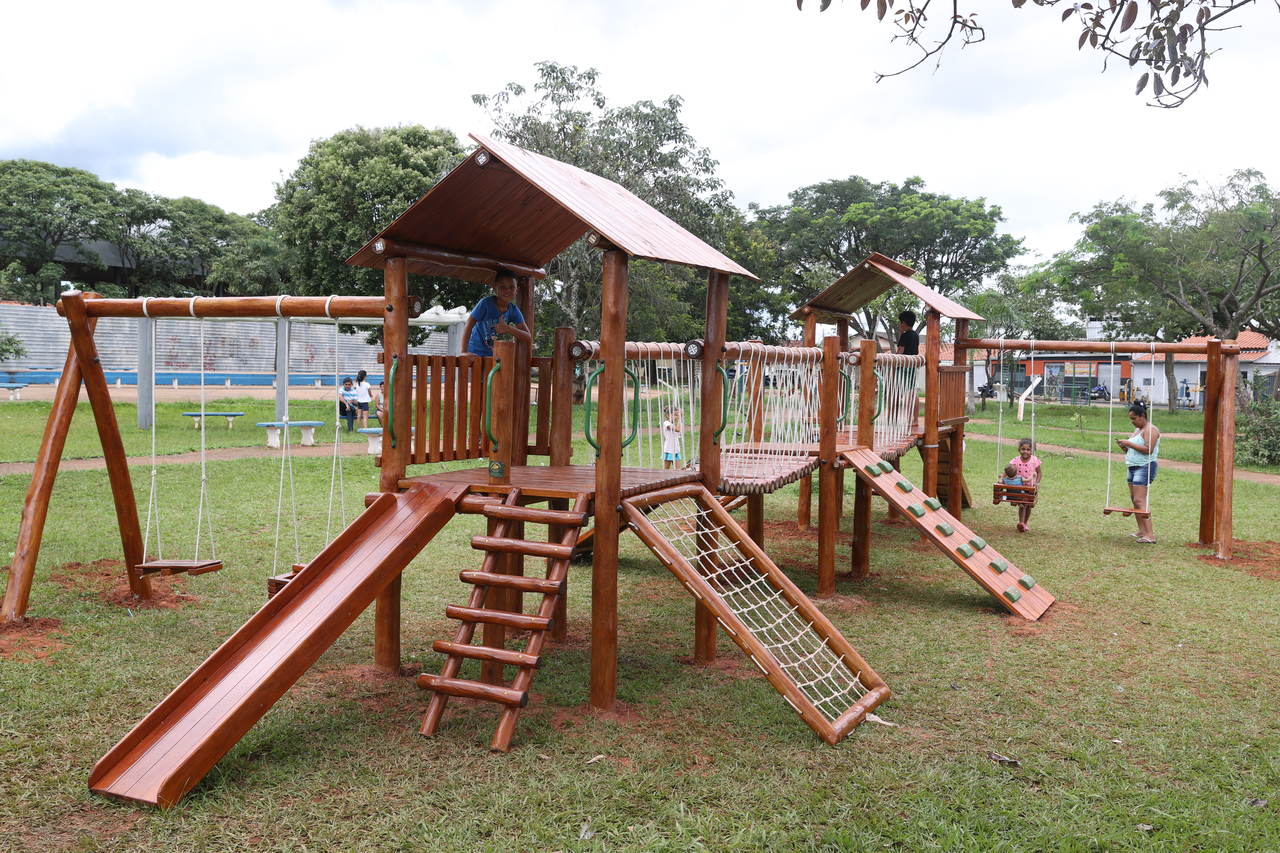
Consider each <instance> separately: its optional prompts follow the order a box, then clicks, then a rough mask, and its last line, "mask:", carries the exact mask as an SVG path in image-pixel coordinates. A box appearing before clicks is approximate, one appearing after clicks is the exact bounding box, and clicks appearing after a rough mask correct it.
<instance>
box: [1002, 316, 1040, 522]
mask: <svg viewBox="0 0 1280 853" xmlns="http://www.w3.org/2000/svg"><path fill="white" fill-rule="evenodd" d="M999 364H1000V383H1001V384H1002V385H1003V386H1004V389H1005V396H1006V399H1005V401H1004V402H1005V403H1008V402H1009V401H1010V400H1011V399H1012V397H1010V396H1009V395H1010V394H1011V393H1012V391H1011V389H1010V387H1009V384H1008V382H1006V379H1007V378H1009V377H1008V375H1007V374H1006V372H1005V368H1004V336H1003V335H1001V336H1000V356H999ZM1035 366H1036V342H1035V341H1032V342H1031V369H1030V371H1029V373H1028V375H1029V376H1034V374H1035ZM1003 443H1004V404H1001V405H998V406H996V449H995V460H996V479H995V482H994V483H992V485H991V503H992V504H994V505H996V506H999V505H1000V504H1001V503H1008V504H1013V505H1014V506H1035V505H1036V497H1037V496H1038V495H1039V493H1040V486H1039V484H1034V485H1029V486H1018V485H1012V484H1009V483H1006V482H1004V479H1003V477H1004V466H1003V465H1001V464H1000V459H1001V457H1002V456H1003V451H1002V450H1001V448H1002V447H1003ZM1035 443H1036V398H1035V395H1034V394H1032V395H1031V446H1032V447H1033V448H1034V447H1035Z"/></svg>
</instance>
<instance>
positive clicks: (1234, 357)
mask: <svg viewBox="0 0 1280 853" xmlns="http://www.w3.org/2000/svg"><path fill="white" fill-rule="evenodd" d="M1239 378H1240V356H1239V355H1238V354H1236V353H1232V354H1231V355H1228V356H1225V357H1224V358H1223V359H1222V397H1221V402H1220V403H1219V404H1218V472H1217V488H1216V490H1215V493H1214V497H1213V503H1214V513H1215V519H1214V534H1213V535H1214V540H1215V541H1216V543H1217V548H1216V550H1215V551H1214V556H1215V557H1217V558H1218V559H1220V560H1230V559H1231V548H1232V541H1231V536H1232V530H1231V522H1232V519H1231V500H1232V491H1233V490H1234V488H1235V476H1236V382H1237V381H1238V380H1239Z"/></svg>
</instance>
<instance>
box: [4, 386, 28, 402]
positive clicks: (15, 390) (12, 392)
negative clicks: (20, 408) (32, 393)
mask: <svg viewBox="0 0 1280 853" xmlns="http://www.w3.org/2000/svg"><path fill="white" fill-rule="evenodd" d="M26 387H27V383H25V382H0V388H3V389H4V390H6V391H8V392H9V399H10V400H21V399H22V389H23V388H26Z"/></svg>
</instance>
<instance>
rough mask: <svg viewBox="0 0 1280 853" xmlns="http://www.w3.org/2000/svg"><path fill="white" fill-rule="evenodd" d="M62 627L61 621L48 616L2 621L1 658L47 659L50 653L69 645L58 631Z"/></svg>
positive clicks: (0, 631)
mask: <svg viewBox="0 0 1280 853" xmlns="http://www.w3.org/2000/svg"><path fill="white" fill-rule="evenodd" d="M61 627H62V623H61V622H59V621H58V620H57V619H50V618H49V617H47V616H41V617H38V618H34V619H23V620H22V621H20V622H4V623H0V658H2V659H4V660H21V661H31V660H42V661H47V660H48V657H49V655H51V654H53V653H54V652H56V651H59V650H61V649H65V648H66V647H67V644H66V643H64V642H62V640H61V639H60V636H59V633H58V629H59V628H61Z"/></svg>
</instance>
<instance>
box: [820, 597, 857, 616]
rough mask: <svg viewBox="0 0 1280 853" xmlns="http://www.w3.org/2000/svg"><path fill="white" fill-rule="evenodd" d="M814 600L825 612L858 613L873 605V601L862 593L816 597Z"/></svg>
mask: <svg viewBox="0 0 1280 853" xmlns="http://www.w3.org/2000/svg"><path fill="white" fill-rule="evenodd" d="M814 602H815V603H816V604H817V605H818V607H819V608H821V609H822V611H823V612H824V613H839V614H842V615H843V614H846V613H856V612H858V611H859V610H865V609H866V608H868V607H870V606H871V602H869V601H867V600H866V599H865V598H863V597H862V596H860V595H833V596H831V597H830V598H815V599H814Z"/></svg>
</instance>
